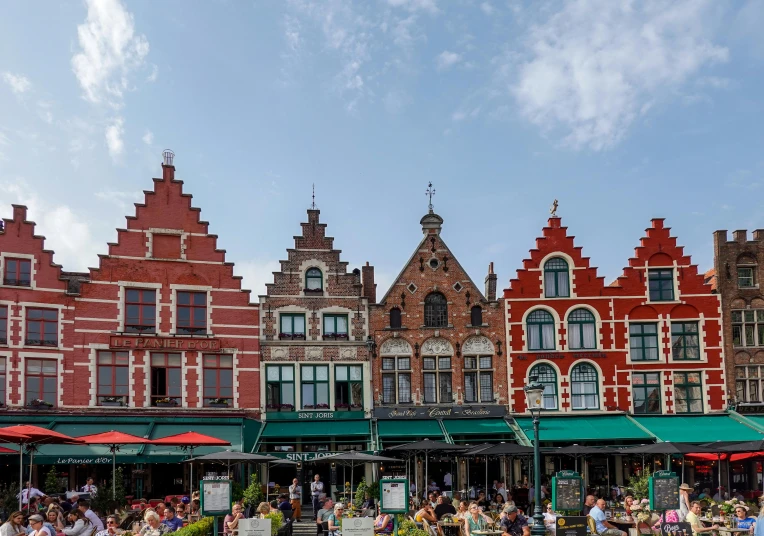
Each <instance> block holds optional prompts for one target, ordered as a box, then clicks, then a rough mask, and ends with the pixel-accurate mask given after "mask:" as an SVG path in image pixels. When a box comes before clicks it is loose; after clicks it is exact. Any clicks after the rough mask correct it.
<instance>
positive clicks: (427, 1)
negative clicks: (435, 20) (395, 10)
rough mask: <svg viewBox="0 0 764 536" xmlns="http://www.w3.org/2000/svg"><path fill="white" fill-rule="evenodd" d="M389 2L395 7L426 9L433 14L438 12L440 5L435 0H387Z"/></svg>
mask: <svg viewBox="0 0 764 536" xmlns="http://www.w3.org/2000/svg"><path fill="white" fill-rule="evenodd" d="M387 3H388V4H390V5H391V6H393V7H402V8H404V9H407V10H409V11H426V12H427V13H432V14H434V13H437V12H438V5H437V2H436V1H435V0H387Z"/></svg>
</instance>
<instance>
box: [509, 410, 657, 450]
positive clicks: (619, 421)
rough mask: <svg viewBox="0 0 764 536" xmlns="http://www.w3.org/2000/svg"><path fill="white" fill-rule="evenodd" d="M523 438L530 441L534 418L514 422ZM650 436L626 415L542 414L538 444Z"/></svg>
mask: <svg viewBox="0 0 764 536" xmlns="http://www.w3.org/2000/svg"><path fill="white" fill-rule="evenodd" d="M515 420H516V421H517V424H518V425H519V426H520V428H522V430H523V432H524V433H525V435H526V436H527V437H528V438H529V439H531V440H533V419H531V418H530V417H520V418H517V419H515ZM653 439H654V438H653V436H652V435H651V434H650V433H648V432H646V431H645V430H643V429H642V428H640V427H639V426H638V425H637V424H635V423H634V422H632V421H631V420H630V419H629V417H627V416H626V415H586V416H584V415H581V416H575V415H572V416H570V417H568V416H557V415H544V414H542V415H541V419H540V421H539V441H541V443H547V442H552V441H564V442H568V443H577V442H582V441H623V440H641V441H649V442H652V441H653Z"/></svg>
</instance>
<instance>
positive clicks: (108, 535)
mask: <svg viewBox="0 0 764 536" xmlns="http://www.w3.org/2000/svg"><path fill="white" fill-rule="evenodd" d="M120 532H122V531H121V530H120V529H119V519H118V518H117V516H109V517H107V518H106V528H105V529H103V530H99V531H98V532H96V534H95V536H116V535H117V534H119V533H120Z"/></svg>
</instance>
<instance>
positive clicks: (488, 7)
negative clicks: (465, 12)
mask: <svg viewBox="0 0 764 536" xmlns="http://www.w3.org/2000/svg"><path fill="white" fill-rule="evenodd" d="M480 9H482V10H483V13H485V14H486V15H488V16H491V15H493V14H494V12H495V11H496V10H495V9H494V7H493V6H492V5H491V4H489V3H488V2H483V3H482V4H480Z"/></svg>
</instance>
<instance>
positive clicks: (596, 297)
mask: <svg viewBox="0 0 764 536" xmlns="http://www.w3.org/2000/svg"><path fill="white" fill-rule="evenodd" d="M530 253H531V256H530V258H529V259H526V260H525V261H524V263H523V268H522V269H520V270H518V271H517V277H516V278H514V279H512V280H511V281H510V288H508V289H506V290H505V291H504V300H505V309H506V321H507V324H506V325H507V341H508V343H509V347H510V348H509V351H508V352H507V354H508V358H509V363H510V371H509V373H510V377H511V382H512V385H511V388H510V405H511V408H510V410H511V411H514V412H516V413H522V412H525V397H524V393H523V391H522V389H523V386H524V385H526V384H527V383H528V381H529V376H530V374H529V373H530V371H531V369H532V368H535V367H536V366H538V367H539V368H537V369H535V372H541V377H540V379H542V380H544V381H545V382H547V391H546V398H545V401H546V402H545V403H546V404H547V407H548V409H549V410H551V411H559V412H577V411H587V410H589V411H623V412H629V413H634V414H646V415H649V414H674V413H687V412H695V413H697V412H702V413H708V412H713V411H720V410H723V409H725V408H726V400H727V398H726V393H725V373H724V363H723V349H722V338H721V337H722V332H721V320H722V319H721V311H720V300H719V296H718V295H715V294H712V289H711V286H710V285H708V284H706V283H705V281H704V277H703V275H702V274H699V273H698V269H697V266H695V265H693V264H692V263H691V260H690V257H689V256H687V255H685V254H684V251H683V248H682V247H681V246H677V245H676V239H675V238H673V237H672V236H671V235H670V233H669V228H667V227H664V225H663V220H662V219H654V220H653V221H652V226H651V227H650V228H649V229H647V234H646V236H645V237H643V238H642V239H641V242H640V245H639V246H638V247H637V248H636V250H635V255H634V257H632V258H631V259H629V264H628V266H627V267H626V268H625V269H624V272H623V275H622V276H620V277H619V278H618V279H617V280H616V281H615V282H614V283H613V284H611V285H609V286H606V285H605V281H604V279H603V278H602V277H599V276H598V275H597V271H596V268H593V267H591V266H590V265H589V259H588V258H587V257H584V256H583V254H582V248H581V247H580V246H576V245H575V244H574V241H573V237H572V236H569V235H568V234H567V228H565V227H563V226H562V224H561V220H560V218H557V217H553V218H550V219H549V223H548V225H547V227H545V228H544V229H543V236H542V237H541V238H538V239H537V240H536V248H535V249H532V250H531V252H530ZM550 261H551V262H550ZM547 263H549V264H547ZM650 289H652V292H651V290H650ZM547 296H550V297H547ZM574 312H575V313H574ZM547 322H551V324H548V323H547ZM574 383H575V385H573V384H574Z"/></svg>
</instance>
